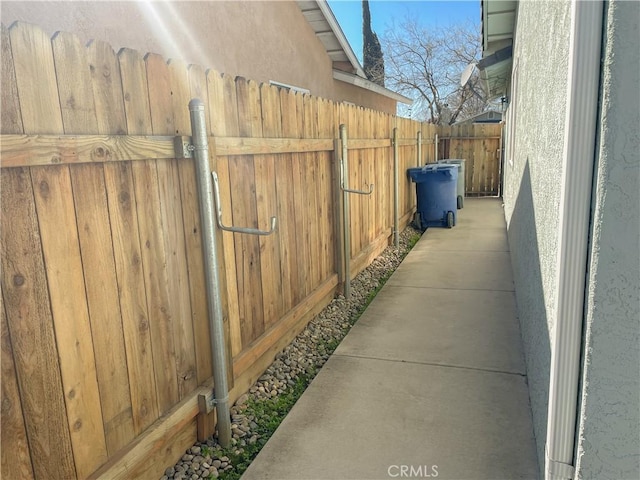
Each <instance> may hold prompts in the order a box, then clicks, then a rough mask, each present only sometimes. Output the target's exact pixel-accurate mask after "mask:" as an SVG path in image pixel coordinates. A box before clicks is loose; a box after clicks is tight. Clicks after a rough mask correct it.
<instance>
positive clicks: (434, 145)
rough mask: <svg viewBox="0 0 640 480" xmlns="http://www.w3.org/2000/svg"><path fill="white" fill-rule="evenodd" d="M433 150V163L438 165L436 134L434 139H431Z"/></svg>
mask: <svg viewBox="0 0 640 480" xmlns="http://www.w3.org/2000/svg"><path fill="white" fill-rule="evenodd" d="M433 148H434V150H435V151H434V152H433V154H434V158H433V160H434V161H435V163H438V134H437V133H436V136H435V138H434V139H433Z"/></svg>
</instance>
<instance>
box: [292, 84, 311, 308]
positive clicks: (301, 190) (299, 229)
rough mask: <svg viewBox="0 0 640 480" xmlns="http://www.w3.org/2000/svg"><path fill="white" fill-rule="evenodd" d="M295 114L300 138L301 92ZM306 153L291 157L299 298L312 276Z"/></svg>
mask: <svg viewBox="0 0 640 480" xmlns="http://www.w3.org/2000/svg"><path fill="white" fill-rule="evenodd" d="M293 98H294V105H295V107H294V108H295V114H293V111H292V112H289V114H290V115H293V119H294V121H295V129H296V130H295V133H294V135H295V136H297V137H298V138H301V137H302V136H303V135H304V98H303V95H302V94H295V95H294V97H293ZM305 168H307V165H306V155H305V154H303V153H300V154H298V155H295V156H294V157H293V183H294V187H293V193H294V205H295V219H296V248H297V250H298V252H299V255H298V280H299V281H300V282H301V284H300V290H299V292H298V293H299V295H300V297H299V299H300V300H302V299H304V298H306V297H307V295H309V293H311V287H310V285H311V283H312V281H313V277H312V275H311V265H310V262H311V246H310V241H311V239H310V236H311V232H310V229H311V225H309V222H308V220H307V219H308V218H309V217H308V216H307V215H308V214H307V206H308V201H309V200H308V197H309V190H308V186H307V184H306V178H307V174H306V173H307V172H306V170H305Z"/></svg>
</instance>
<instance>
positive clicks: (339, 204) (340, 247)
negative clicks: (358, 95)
mask: <svg viewBox="0 0 640 480" xmlns="http://www.w3.org/2000/svg"><path fill="white" fill-rule="evenodd" d="M341 148H342V126H341V127H340V134H339V138H336V139H335V140H334V145H333V172H334V178H335V179H336V181H335V182H334V190H333V204H334V205H333V208H334V213H335V215H334V218H335V221H334V232H335V237H336V248H335V250H336V253H335V262H336V272H337V273H338V288H340V289H341V290H342V294H343V295H345V291H344V289H345V282H346V280H345V278H346V270H345V262H346V260H345V258H344V252H345V246H344V226H345V224H346V223H345V220H344V205H343V201H344V195H343V192H342V151H341ZM345 297H346V295H345Z"/></svg>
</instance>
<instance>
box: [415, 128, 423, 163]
mask: <svg viewBox="0 0 640 480" xmlns="http://www.w3.org/2000/svg"><path fill="white" fill-rule="evenodd" d="M416 141H417V143H418V162H417V165H416V166H418V167H419V166H421V165H422V131H421V130H418V138H417V140H416Z"/></svg>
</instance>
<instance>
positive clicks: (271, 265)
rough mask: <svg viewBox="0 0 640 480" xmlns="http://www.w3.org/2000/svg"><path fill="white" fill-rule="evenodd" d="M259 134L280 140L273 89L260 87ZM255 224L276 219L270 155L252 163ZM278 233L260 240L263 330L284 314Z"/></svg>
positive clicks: (280, 131) (278, 107) (266, 86)
mask: <svg viewBox="0 0 640 480" xmlns="http://www.w3.org/2000/svg"><path fill="white" fill-rule="evenodd" d="M260 103H261V109H262V133H263V135H264V136H265V137H270V138H272V137H280V136H281V133H282V126H281V119H280V101H279V98H278V89H277V87H272V86H269V85H267V84H262V85H261V86H260ZM255 161H256V163H255V168H256V195H257V198H258V222H259V224H261V225H269V224H270V218H271V216H276V217H277V210H278V202H277V196H278V193H277V190H276V178H275V177H276V167H275V161H276V159H275V157H274V156H273V155H263V156H262V157H261V158H256V159H255ZM258 179H261V180H262V181H258ZM280 241H281V240H280V230H279V229H276V232H274V233H273V234H272V235H269V236H268V237H260V263H261V269H260V273H261V275H262V285H263V286H264V289H263V304H264V320H265V328H269V327H270V326H272V325H274V324H275V323H276V322H277V321H278V320H279V319H280V318H281V317H282V315H283V314H284V311H285V310H284V302H283V297H282V277H281V275H280V249H279V247H278V245H279V243H280Z"/></svg>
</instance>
